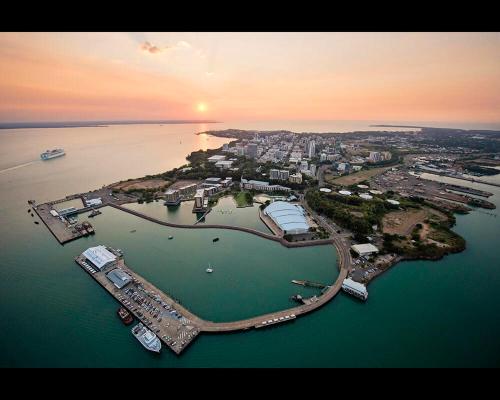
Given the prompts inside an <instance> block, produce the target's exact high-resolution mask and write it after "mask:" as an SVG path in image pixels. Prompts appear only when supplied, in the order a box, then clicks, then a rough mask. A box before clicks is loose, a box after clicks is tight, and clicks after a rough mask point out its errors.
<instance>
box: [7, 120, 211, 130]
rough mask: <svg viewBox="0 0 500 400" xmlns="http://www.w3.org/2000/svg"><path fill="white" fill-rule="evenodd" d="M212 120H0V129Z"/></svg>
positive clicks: (203, 122)
mask: <svg viewBox="0 0 500 400" xmlns="http://www.w3.org/2000/svg"><path fill="white" fill-rule="evenodd" d="M216 123H220V121H213V120H189V119H186V120H183V119H166V120H125V121H59V122H57V121H56V122H54V121H52V122H0V129H24V128H89V127H92V128H99V127H106V126H108V125H145V124H147V125H157V124H216Z"/></svg>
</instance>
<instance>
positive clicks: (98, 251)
mask: <svg viewBox="0 0 500 400" xmlns="http://www.w3.org/2000/svg"><path fill="white" fill-rule="evenodd" d="M82 254H83V256H84V257H85V258H86V259H87V261H90V262H91V263H92V265H95V266H96V267H97V268H99V270H102V269H103V268H104V267H107V266H108V265H112V264H113V263H114V262H115V261H116V259H117V257H116V256H115V255H114V254H113V253H111V252H110V251H109V250H108V249H107V248H106V246H102V245H100V246H95V247H90V248H88V249H87V250H85V251H84V252H83V253H82Z"/></svg>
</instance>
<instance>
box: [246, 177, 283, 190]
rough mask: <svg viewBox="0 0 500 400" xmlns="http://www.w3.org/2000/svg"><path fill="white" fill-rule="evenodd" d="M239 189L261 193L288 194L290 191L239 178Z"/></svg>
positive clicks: (265, 183)
mask: <svg viewBox="0 0 500 400" xmlns="http://www.w3.org/2000/svg"><path fill="white" fill-rule="evenodd" d="M240 187H241V188H242V189H247V190H260V191H262V192H289V191H291V190H292V189H290V188H289V187H285V186H281V185H270V184H269V182H263V181H254V180H247V179H244V178H241V182H240Z"/></svg>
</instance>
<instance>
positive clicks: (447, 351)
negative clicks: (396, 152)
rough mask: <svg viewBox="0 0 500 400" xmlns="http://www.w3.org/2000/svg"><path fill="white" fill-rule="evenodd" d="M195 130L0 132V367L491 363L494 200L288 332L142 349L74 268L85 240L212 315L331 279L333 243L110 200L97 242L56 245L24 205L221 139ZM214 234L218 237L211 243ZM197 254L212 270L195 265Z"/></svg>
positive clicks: (495, 293) (499, 326)
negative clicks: (178, 223) (148, 217)
mask: <svg viewBox="0 0 500 400" xmlns="http://www.w3.org/2000/svg"><path fill="white" fill-rule="evenodd" d="M213 126H215V125H212V128H213ZM203 129H208V128H207V127H200V126H198V125H171V126H166V125H164V126H163V127H159V126H153V125H150V126H145V125H144V126H114V127H110V128H77V129H39V130H31V131H30V130H22V131H21V130H18V131H5V132H2V133H0V169H1V170H2V172H1V173H0V189H1V197H0V200H1V201H0V254H1V255H2V257H1V258H0V293H1V296H2V297H1V302H0V316H1V318H0V329H1V330H2V333H3V335H4V338H15V345H13V342H12V339H9V340H2V341H0V366H59V367H64V366H104V367H106V366H122V367H137V366H139V367H141V366H149V367H154V366H161V367H213V366H215V367H223V366H224V367H231V366H249V367H256V366H271V367H295V366H306V367H315V366H342V367H353V366H375V367H382V366H499V365H500V340H499V339H498V338H499V337H500V312H499V311H500V271H499V268H500V257H499V254H498V250H497V247H498V236H499V234H500V219H499V217H498V214H499V211H498V209H496V210H493V213H494V214H495V215H497V217H493V216H491V215H488V214H485V213H482V212H480V211H475V212H473V213H471V214H470V215H467V216H457V226H456V231H457V232H459V233H460V234H461V235H463V236H464V237H465V238H466V240H467V249H466V251H464V252H463V253H460V254H456V255H453V256H449V257H447V258H445V259H444V260H442V261H439V262H406V263H401V264H399V265H397V266H396V267H394V268H393V269H392V270H391V271H389V272H387V273H386V274H385V275H383V276H381V277H380V278H378V279H377V280H376V281H374V282H373V283H372V284H370V285H369V287H368V289H369V292H370V297H369V300H368V301H367V302H366V303H364V304H363V303H360V302H358V301H356V300H354V299H352V298H351V297H348V296H346V295H344V294H340V295H339V296H337V297H336V298H335V299H334V300H333V301H332V302H330V303H329V304H327V305H326V306H324V307H323V308H321V309H320V310H318V311H317V312H314V313H312V314H310V315H308V316H306V317H303V318H299V319H298V320H296V321H294V322H293V323H291V324H289V325H287V326H281V327H276V328H272V329H267V330H260V331H248V332H245V333H236V334H223V335H201V336H200V337H199V338H198V339H197V340H196V341H195V343H193V345H192V346H190V348H189V349H188V350H187V351H186V352H185V353H184V354H182V356H180V357H177V356H175V355H173V354H172V353H171V352H168V351H165V352H163V354H162V355H161V356H160V357H154V356H153V355H152V354H149V353H147V352H146V351H144V350H143V349H142V347H141V346H140V345H139V344H138V343H137V342H136V341H135V339H133V337H132V336H131V334H130V332H129V330H128V329H127V328H126V327H124V326H123V325H122V324H121V322H120V321H119V320H118V318H117V317H116V315H115V311H116V308H117V303H116V302H114V300H112V299H111V297H110V296H109V295H108V294H107V293H106V292H105V291H104V290H103V289H102V288H100V287H99V286H98V285H97V284H96V283H95V282H94V281H93V280H92V279H91V278H90V277H89V276H88V275H86V274H85V273H84V272H83V271H82V270H81V269H80V268H79V267H77V265H76V264H75V263H74V261H73V258H74V256H75V255H77V254H78V253H79V252H81V251H82V250H83V249H85V248H86V247H88V246H90V245H94V244H97V243H106V244H109V245H111V246H116V247H119V248H121V249H123V250H124V251H125V257H126V260H127V262H128V263H129V264H130V265H131V266H132V267H133V268H134V269H135V270H137V271H138V272H139V273H140V274H142V275H143V276H145V277H146V278H148V279H151V280H152V281H154V283H155V284H156V285H157V286H158V287H160V288H161V289H165V290H167V291H169V292H171V293H172V294H173V295H174V296H176V297H178V298H179V299H180V300H181V302H182V303H183V304H184V305H185V306H187V307H189V308H190V309H192V310H193V311H194V312H196V313H198V314H199V315H200V316H202V317H204V318H207V319H213V320H216V321H224V320H231V319H234V318H243V317H246V316H251V315H255V314H258V313H261V312H266V311H271V310H275V309H280V308H284V307H288V306H290V305H291V303H290V302H289V300H288V297H289V296H290V295H291V294H294V293H302V294H306V295H307V294H314V293H315V292H314V291H308V290H306V289H302V288H300V287H296V286H294V285H291V284H290V280H291V279H301V278H302V279H311V280H318V281H322V282H331V281H333V280H334V279H335V277H336V274H337V272H336V270H335V268H334V265H335V262H336V259H335V257H336V256H335V253H334V251H333V249H332V248H331V247H329V246H320V247H315V248H307V249H285V248H282V247H281V246H279V245H278V244H276V243H271V242H268V241H265V240H263V239H261V238H258V237H255V236H253V235H247V234H244V233H239V232H226V231H212V230H206V231H205V230H200V231H197V230H183V229H173V228H166V227H161V226H157V225H155V224H152V223H149V222H147V221H143V220H141V219H139V218H136V217H134V216H131V215H128V214H125V213H120V212H119V211H118V210H114V209H108V208H105V209H104V210H103V214H102V215H100V216H98V217H96V218H94V220H93V223H94V224H95V226H96V231H97V234H96V235H95V236H94V237H92V238H85V239H79V240H77V241H75V242H72V243H69V244H67V245H65V246H60V245H59V244H58V243H57V242H56V240H55V239H54V238H53V237H52V235H50V234H49V232H48V231H47V229H46V228H45V227H44V226H43V225H39V226H37V225H35V224H33V222H32V218H31V216H29V214H27V212H26V210H27V208H28V207H27V204H26V201H27V200H28V199H30V198H35V199H37V200H39V201H44V200H48V199H52V198H56V197H62V196H64V195H66V194H70V193H74V192H78V191H83V190H87V189H92V188H95V187H99V186H101V185H103V184H107V183H111V182H114V181H116V180H120V179H126V178H128V177H135V176H141V175H144V174H146V173H155V172H159V171H163V170H167V169H169V168H171V167H173V166H177V165H180V164H182V163H184V160H183V157H184V156H185V155H186V154H188V153H189V152H190V151H191V150H194V149H195V148H197V147H199V148H203V147H205V148H206V147H210V146H212V147H215V146H219V145H220V143H222V142H223V140H221V141H217V140H216V139H215V138H206V137H205V138H204V137H200V136H194V135H191V133H192V132H196V131H199V130H203ZM139 134H140V135H139ZM16 135H17V136H16ZM208 139H210V140H208ZM180 142H182V143H180ZM56 146H61V147H64V148H65V149H66V150H67V152H68V154H67V155H66V156H65V157H62V158H60V159H55V160H52V161H49V162H44V163H42V162H38V160H37V157H38V153H40V151H42V150H44V149H45V148H50V147H56ZM31 162H33V164H29V165H26V166H21V165H23V164H26V163H31ZM12 167H15V168H12ZM8 168H11V169H8ZM6 169H8V170H6ZM475 187H480V188H483V189H484V190H488V191H490V192H494V193H495V196H493V197H492V198H490V200H491V201H493V202H494V203H495V204H496V205H497V207H500V201H499V198H500V196H499V195H500V188H495V187H486V186H483V185H475ZM153 204H158V203H153ZM162 207H164V206H162ZM249 210H250V211H251V210H252V209H249ZM162 211H165V210H164V208H162ZM215 215H216V214H214V216H215ZM221 216H222V215H221ZM224 216H225V215H224ZM249 218H250V217H249ZM132 229H136V232H135V233H130V230H132ZM168 235H173V236H174V239H173V240H168V239H167V237H168ZM214 236H218V237H220V238H221V240H220V241H219V242H217V243H215V244H214V243H213V242H212V240H211V239H212V238H213V237H214ZM208 262H210V263H211V264H212V265H214V269H215V271H216V272H215V273H214V274H212V275H207V274H206V273H205V272H204V269H205V268H206V265H207V263H208Z"/></svg>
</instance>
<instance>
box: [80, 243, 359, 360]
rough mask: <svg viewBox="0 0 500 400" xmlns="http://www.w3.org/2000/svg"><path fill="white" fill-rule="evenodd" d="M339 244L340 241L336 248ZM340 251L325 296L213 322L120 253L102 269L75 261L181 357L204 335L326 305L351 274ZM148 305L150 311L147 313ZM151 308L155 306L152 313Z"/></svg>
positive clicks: (249, 326)
mask: <svg viewBox="0 0 500 400" xmlns="http://www.w3.org/2000/svg"><path fill="white" fill-rule="evenodd" d="M339 244H340V243H339V242H338V241H337V240H336V241H335V245H336V246H338V245H339ZM340 250H341V249H339V254H340V258H339V263H338V268H339V275H338V276H337V279H336V280H335V282H334V283H333V284H332V285H330V286H325V285H321V286H322V287H323V288H324V289H325V290H323V291H322V293H321V295H319V296H313V297H311V298H309V299H304V300H303V304H302V305H298V306H296V307H292V308H288V309H286V310H281V311H275V312H271V313H267V314H263V315H259V316H256V317H252V318H246V319H242V320H238V321H231V322H213V321H208V320H204V319H202V318H200V317H198V316H197V315H195V314H194V313H193V312H192V311H190V310H189V309H187V308H186V307H185V306H182V305H180V304H179V303H178V301H176V300H175V298H173V297H172V296H170V295H168V294H166V293H165V292H163V291H161V290H160V289H158V288H157V287H155V286H154V285H153V284H151V283H150V282H148V281H147V280H146V279H144V278H143V277H141V276H140V275H139V274H137V273H136V272H134V271H133V270H132V269H131V268H130V267H128V266H127V265H126V264H125V262H124V260H123V257H122V252H120V251H117V250H116V251H115V253H116V254H117V256H118V260H117V261H116V263H115V264H113V265H112V266H110V267H109V268H108V267H105V268H103V269H102V270H99V269H98V268H97V267H95V266H92V265H91V263H89V262H88V260H86V258H85V256H84V255H83V254H82V255H80V256H78V257H76V258H75V261H76V263H77V264H78V265H79V266H80V267H81V268H82V269H83V270H84V271H85V272H86V273H88V274H89V275H90V276H91V277H92V278H93V279H94V280H95V281H97V282H98V283H99V284H100V285H101V286H102V287H103V288H104V289H105V290H106V291H107V292H108V293H109V294H111V295H112V296H113V298H114V299H115V300H116V301H118V302H119V303H120V304H121V305H122V306H123V307H125V308H127V309H128V310H129V312H130V313H132V314H133V315H134V316H135V317H136V318H137V319H139V320H140V321H141V322H143V323H144V324H145V325H146V326H147V327H148V328H149V329H151V330H152V331H153V332H154V333H155V334H156V335H157V336H158V337H159V339H160V340H161V341H162V342H163V343H165V344H166V345H167V346H168V347H169V348H170V349H171V350H172V351H173V352H174V353H175V354H180V353H181V352H182V351H183V350H184V349H185V348H187V347H188V345H189V344H190V343H192V341H193V340H194V339H195V338H196V337H197V336H198V335H199V334H200V333H201V332H205V333H222V332H234V331H246V330H249V329H257V328H264V327H268V326H274V325H277V324H281V323H284V322H290V321H291V320H295V319H296V318H297V317H298V316H301V315H305V314H307V313H309V312H312V311H314V310H316V309H318V308H319V307H321V306H323V305H325V304H326V303H328V302H329V301H330V300H332V299H333V298H334V297H335V296H336V295H337V294H338V292H339V291H340V290H341V288H342V282H343V281H344V279H345V278H346V277H347V275H348V271H349V266H350V258H346V257H344V252H342V251H340ZM114 268H120V269H121V270H122V271H123V272H125V273H126V274H128V275H129V276H130V277H131V278H132V282H131V283H129V284H128V285H126V286H123V287H121V288H119V287H118V286H116V285H115V284H114V283H113V282H111V280H110V279H109V278H108V277H107V276H106V273H108V272H110V271H111V270H113V269H114ZM144 305H146V306H147V307H149V308H148V309H146V310H145V309H144ZM151 307H153V308H152V310H153V311H152V312H151ZM148 312H149V314H148Z"/></svg>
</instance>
